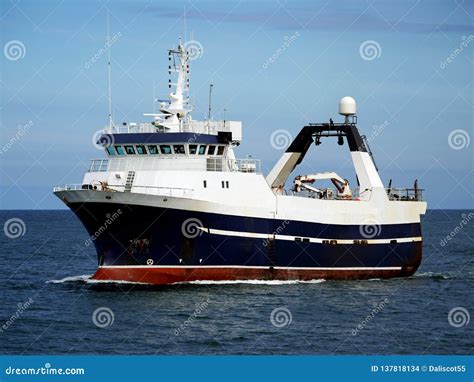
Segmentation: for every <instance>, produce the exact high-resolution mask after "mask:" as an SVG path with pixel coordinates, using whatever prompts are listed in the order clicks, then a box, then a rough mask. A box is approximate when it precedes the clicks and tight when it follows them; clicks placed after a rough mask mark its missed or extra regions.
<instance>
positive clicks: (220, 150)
mask: <svg viewBox="0 0 474 382" xmlns="http://www.w3.org/2000/svg"><path fill="white" fill-rule="evenodd" d="M224 149H225V146H217V155H224Z"/></svg>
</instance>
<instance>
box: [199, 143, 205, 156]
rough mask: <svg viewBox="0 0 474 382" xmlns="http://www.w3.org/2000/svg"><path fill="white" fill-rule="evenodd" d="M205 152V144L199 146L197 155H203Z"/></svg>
mask: <svg viewBox="0 0 474 382" xmlns="http://www.w3.org/2000/svg"><path fill="white" fill-rule="evenodd" d="M205 153H206V145H201V146H199V155H204V154H205Z"/></svg>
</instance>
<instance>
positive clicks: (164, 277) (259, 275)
mask: <svg viewBox="0 0 474 382" xmlns="http://www.w3.org/2000/svg"><path fill="white" fill-rule="evenodd" d="M415 271H416V268H415V267H409V268H402V269H376V268H372V269H341V270H335V269H334V268H333V269H331V270H324V269H315V270H312V269H303V270H298V269H270V268H198V267H196V268H171V267H170V268H161V267H160V268H151V267H150V268H148V267H147V268H134V267H126V266H123V267H110V268H109V267H101V268H99V269H98V270H97V271H96V273H95V274H94V276H93V279H96V280H110V281H131V282H140V283H146V284H156V285H168V284H174V283H178V282H191V281H198V280H207V281H237V280H302V281H309V280H317V279H325V280H364V279H373V278H392V277H406V276H410V275H412V274H413V273H414V272H415Z"/></svg>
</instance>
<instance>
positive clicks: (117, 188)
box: [53, 183, 194, 196]
mask: <svg viewBox="0 0 474 382" xmlns="http://www.w3.org/2000/svg"><path fill="white" fill-rule="evenodd" d="M137 188H139V189H144V190H145V191H151V192H145V193H146V194H151V195H160V196H174V195H175V194H181V195H182V196H191V195H192V194H193V192H194V189H193V188H182V187H158V186H135V185H134V186H132V190H133V189H137ZM83 190H91V191H98V192H124V190H125V185H124V184H105V183H98V184H65V185H60V186H55V187H54V188H53V191H54V192H59V191H83Z"/></svg>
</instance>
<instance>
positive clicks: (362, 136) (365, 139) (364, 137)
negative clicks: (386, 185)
mask: <svg viewBox="0 0 474 382" xmlns="http://www.w3.org/2000/svg"><path fill="white" fill-rule="evenodd" d="M360 137H361V138H362V140H363V141H364V146H365V148H366V149H367V152H368V153H369V155H370V157H371V158H372V162H374V166H375V169H376V170H377V171H379V168H378V167H377V164H376V163H375V159H374V156H373V154H372V150H371V149H370V146H369V141H368V140H367V137H366V136H365V135H361V136H360Z"/></svg>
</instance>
